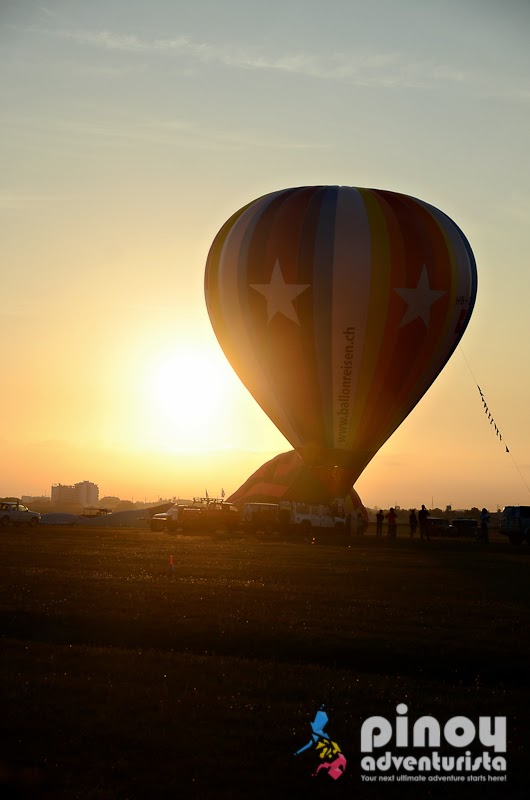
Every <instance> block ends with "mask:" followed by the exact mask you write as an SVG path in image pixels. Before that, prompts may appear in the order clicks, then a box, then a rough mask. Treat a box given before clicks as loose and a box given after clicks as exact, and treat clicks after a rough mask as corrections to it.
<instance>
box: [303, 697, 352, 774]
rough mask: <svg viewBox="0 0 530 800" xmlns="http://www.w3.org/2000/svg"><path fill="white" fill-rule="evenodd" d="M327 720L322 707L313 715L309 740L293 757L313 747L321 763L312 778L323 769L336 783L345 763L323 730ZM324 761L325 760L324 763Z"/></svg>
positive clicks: (334, 744)
mask: <svg viewBox="0 0 530 800" xmlns="http://www.w3.org/2000/svg"><path fill="white" fill-rule="evenodd" d="M328 719H329V717H328V715H327V714H326V712H325V711H324V706H321V708H320V710H319V711H317V713H316V714H315V719H314V720H313V722H312V723H311V730H312V731H313V732H312V734H311V739H310V740H309V742H308V743H307V744H306V745H304V746H303V747H301V748H300V750H297V751H296V753H295V756H298V755H300V753H303V752H305V750H309V749H310V748H311V747H315V749H316V750H317V752H318V755H319V757H320V758H321V759H322V761H323V763H322V764H319V766H318V767H317V768H316V770H315V771H314V772H313V777H315V776H316V775H318V773H319V772H320V770H321V769H323V770H325V771H327V773H328V775H329V777H330V778H333V780H334V781H336V780H337V778H340V776H341V775H342V774H343V772H344V770H345V769H346V763H347V762H346V759H345V758H344V756H343V754H342V752H341V749H340V747H339V746H338V744H337V743H336V742H333V741H332V740H331V739H330V737H329V735H328V734H327V733H326V731H325V730H324V728H325V727H326V725H327V724H328ZM324 759H327V760H326V761H324Z"/></svg>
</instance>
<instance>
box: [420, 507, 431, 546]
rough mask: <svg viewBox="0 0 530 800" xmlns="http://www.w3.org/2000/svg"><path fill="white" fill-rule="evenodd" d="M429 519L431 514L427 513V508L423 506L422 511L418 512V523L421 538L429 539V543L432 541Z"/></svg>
mask: <svg viewBox="0 0 530 800" xmlns="http://www.w3.org/2000/svg"><path fill="white" fill-rule="evenodd" d="M428 518H429V512H428V511H427V509H426V508H425V506H424V505H422V507H421V509H420V510H419V511H418V522H419V524H420V538H421V539H427V540H428V541H430V538H431V537H430V536H429V525H428V523H427V520H428Z"/></svg>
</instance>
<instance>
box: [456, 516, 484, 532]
mask: <svg viewBox="0 0 530 800" xmlns="http://www.w3.org/2000/svg"><path fill="white" fill-rule="evenodd" d="M451 528H452V529H453V530H452V533H453V535H454V536H474V537H476V536H478V531H479V525H478V522H477V520H476V519H468V518H467V517H462V518H456V519H453V520H451Z"/></svg>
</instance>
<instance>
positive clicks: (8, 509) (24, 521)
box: [0, 498, 40, 528]
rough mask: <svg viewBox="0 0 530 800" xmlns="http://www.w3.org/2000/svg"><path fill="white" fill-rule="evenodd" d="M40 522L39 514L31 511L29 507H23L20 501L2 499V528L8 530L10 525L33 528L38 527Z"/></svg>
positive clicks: (0, 505) (0, 519) (0, 500)
mask: <svg viewBox="0 0 530 800" xmlns="http://www.w3.org/2000/svg"><path fill="white" fill-rule="evenodd" d="M39 522H40V514H39V512H38V511H30V510H29V508H27V506H23V505H22V503H21V502H20V500H17V499H12V498H9V499H7V498H5V499H3V500H2V499H0V527H2V528H6V527H7V526H8V525H10V524H14V525H32V526H33V525H38V524H39Z"/></svg>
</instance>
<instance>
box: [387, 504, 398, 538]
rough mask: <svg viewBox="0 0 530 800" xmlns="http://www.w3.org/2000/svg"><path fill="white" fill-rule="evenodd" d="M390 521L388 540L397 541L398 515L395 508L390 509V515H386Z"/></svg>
mask: <svg viewBox="0 0 530 800" xmlns="http://www.w3.org/2000/svg"><path fill="white" fill-rule="evenodd" d="M385 517H386V519H387V521H388V534H387V535H388V538H389V539H395V538H396V533H397V514H396V512H395V511H394V509H393V508H391V509H390V511H389V512H388V514H385Z"/></svg>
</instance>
